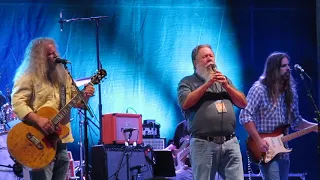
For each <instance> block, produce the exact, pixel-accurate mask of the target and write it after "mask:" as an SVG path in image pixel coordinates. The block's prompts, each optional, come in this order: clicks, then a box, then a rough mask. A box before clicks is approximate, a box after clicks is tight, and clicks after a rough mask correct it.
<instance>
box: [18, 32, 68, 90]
mask: <svg viewBox="0 0 320 180" xmlns="http://www.w3.org/2000/svg"><path fill="white" fill-rule="evenodd" d="M49 44H53V45H54V46H55V47H57V46H56V43H55V42H54V40H53V39H51V38H36V39H34V40H32V41H31V42H30V43H29V45H28V46H27V48H26V52H25V54H24V59H23V60H22V63H21V65H20V66H19V68H18V69H17V71H16V74H15V77H14V79H13V81H17V80H18V79H19V78H20V77H21V76H23V75H30V76H32V77H33V78H37V79H39V80H41V81H42V82H47V83H52V84H55V85H59V84H61V83H65V77H66V76H65V75H66V73H65V70H64V68H63V66H62V65H61V64H57V65H56V66H55V67H54V68H53V69H52V68H50V66H49V63H48V57H47V51H48V50H47V47H48V45H49Z"/></svg>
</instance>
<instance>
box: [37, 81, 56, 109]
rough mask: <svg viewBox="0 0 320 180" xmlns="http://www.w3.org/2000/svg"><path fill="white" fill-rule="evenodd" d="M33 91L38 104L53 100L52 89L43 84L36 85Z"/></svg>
mask: <svg viewBox="0 0 320 180" xmlns="http://www.w3.org/2000/svg"><path fill="white" fill-rule="evenodd" d="M34 89H35V93H36V97H37V101H38V103H39V104H44V103H45V102H47V101H50V100H52V99H53V90H52V88H49V87H48V86H46V85H45V84H41V83H39V84H38V85H35V88H34Z"/></svg>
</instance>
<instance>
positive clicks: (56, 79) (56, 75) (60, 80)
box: [49, 64, 67, 85]
mask: <svg viewBox="0 0 320 180" xmlns="http://www.w3.org/2000/svg"><path fill="white" fill-rule="evenodd" d="M66 75H67V74H66V72H65V69H64V68H63V66H62V65H61V64H57V65H56V66H55V68H53V70H52V71H51V72H50V74H49V77H50V79H51V83H52V84H56V85H65V82H66Z"/></svg>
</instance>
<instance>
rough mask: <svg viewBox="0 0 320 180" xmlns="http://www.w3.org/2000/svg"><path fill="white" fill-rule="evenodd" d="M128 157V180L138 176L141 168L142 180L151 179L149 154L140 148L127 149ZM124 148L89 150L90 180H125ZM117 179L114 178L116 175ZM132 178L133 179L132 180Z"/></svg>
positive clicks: (151, 168) (101, 146)
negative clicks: (90, 161)
mask: <svg viewBox="0 0 320 180" xmlns="http://www.w3.org/2000/svg"><path fill="white" fill-rule="evenodd" d="M126 152H127V153H128V155H129V170H130V174H129V176H130V179H135V178H136V177H137V175H138V168H137V167H139V166H140V167H141V169H140V170H141V172H140V177H141V176H142V177H143V179H152V178H153V167H152V163H151V161H150V159H149V158H150V154H148V152H147V151H145V149H144V148H142V147H135V148H130V149H127V151H126ZM126 152H125V146H114V145H97V146H93V147H92V150H91V153H92V155H91V157H92V172H91V177H92V180H116V179H120V180H122V179H123V180H125V179H127V163H126V162H127V160H126ZM117 174H118V177H117V178H116V175H117ZM133 176H134V178H132V177H133Z"/></svg>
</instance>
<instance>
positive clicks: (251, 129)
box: [243, 122, 261, 142]
mask: <svg viewBox="0 0 320 180" xmlns="http://www.w3.org/2000/svg"><path fill="white" fill-rule="evenodd" d="M243 126H244V128H245V129H246V130H247V132H248V134H249V136H250V137H251V138H252V139H253V140H254V141H255V142H259V141H260V140H261V137H260V135H259V133H258V131H257V128H256V125H255V124H254V123H253V122H248V123H246V124H244V125H243Z"/></svg>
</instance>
